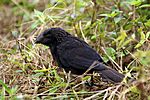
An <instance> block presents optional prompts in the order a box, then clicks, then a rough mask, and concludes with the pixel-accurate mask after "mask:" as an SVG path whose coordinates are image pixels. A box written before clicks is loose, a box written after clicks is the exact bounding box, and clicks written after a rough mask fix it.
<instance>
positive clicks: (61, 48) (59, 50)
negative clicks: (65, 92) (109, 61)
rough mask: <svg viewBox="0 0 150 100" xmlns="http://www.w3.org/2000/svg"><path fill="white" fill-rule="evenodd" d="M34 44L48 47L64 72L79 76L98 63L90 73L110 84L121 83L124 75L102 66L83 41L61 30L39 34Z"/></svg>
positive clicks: (98, 57)
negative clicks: (96, 73) (97, 74)
mask: <svg viewBox="0 0 150 100" xmlns="http://www.w3.org/2000/svg"><path fill="white" fill-rule="evenodd" d="M35 43H41V44H43V45H46V46H49V48H50V50H51V54H52V56H53V59H54V61H56V62H57V63H58V66H59V67H62V68H64V69H65V71H66V72H69V71H71V73H73V74H77V75H81V74H83V73H84V72H86V71H87V70H88V69H89V67H90V66H91V65H92V64H93V63H94V62H98V63H97V64H96V65H95V66H94V67H92V69H91V70H90V71H89V73H90V72H93V71H95V72H98V73H100V75H101V76H102V79H104V80H106V81H111V82H115V83H117V82H121V81H122V80H123V78H124V75H123V74H121V73H118V72H117V71H115V70H114V69H111V68H108V67H106V65H104V64H102V63H103V60H102V58H101V56H100V55H99V54H98V53H97V52H96V51H95V50H94V49H92V48H91V47H90V46H89V45H88V44H87V43H86V42H85V41H83V40H81V39H79V38H77V37H74V36H72V35H71V34H69V33H68V32H66V31H65V30H63V29H62V28H50V29H47V30H45V31H44V32H43V33H41V34H40V35H39V36H38V37H37V38H36V41H35Z"/></svg>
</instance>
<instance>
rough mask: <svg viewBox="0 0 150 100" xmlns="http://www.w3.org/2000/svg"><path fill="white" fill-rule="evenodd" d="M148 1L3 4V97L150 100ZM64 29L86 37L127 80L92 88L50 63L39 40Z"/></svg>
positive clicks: (6, 0) (22, 0) (15, 0)
mask: <svg viewBox="0 0 150 100" xmlns="http://www.w3.org/2000/svg"><path fill="white" fill-rule="evenodd" d="M149 7H150V2H149V1H148V0H143V1H142V0H126V1H124V0H118V1H116V0H105V1H104V0H97V1H96V0H72V2H71V1H67V0H66V1H64V0H56V1H54V0H51V1H48V0H44V1H36V0H35V1H26V0H2V1H1V2H0V8H1V11H2V14H0V17H1V18H2V19H3V20H0V22H1V23H2V24H1V25H0V28H1V30H0V40H1V41H0V52H1V53H0V70H1V73H0V99H1V100H5V99H12V100H21V99H27V100H28V99H37V100H38V99H72V100H74V99H77V100H80V99H81V100H82V99H84V100H91V99H100V100H101V99H103V100H105V99H109V100H112V99H115V100H118V99H119V100H135V99H137V100H144V99H145V100H150V85H149V84H150V73H149V71H150V66H149V65H150V60H149V58H150V30H149V29H150V18H149V16H150V11H149V9H150V8H149ZM49 27H62V28H64V29H65V30H66V31H68V32H70V33H71V34H72V35H74V36H78V37H79V38H82V39H83V40H85V41H86V42H87V43H89V44H90V45H91V46H92V47H93V48H94V49H96V50H97V52H98V53H99V54H100V55H102V57H103V59H104V60H105V62H106V63H107V64H108V65H109V66H110V67H112V68H114V69H116V70H117V71H119V72H120V73H123V74H124V75H125V76H126V78H125V79H124V80H123V82H121V83H120V84H111V83H106V82H102V81H101V78H100V76H99V75H97V74H96V73H93V75H94V82H95V83H96V84H97V85H98V86H93V87H90V86H88V85H87V81H89V80H90V75H85V76H84V77H80V76H76V75H69V74H67V73H65V71H64V70H62V69H60V68H58V67H57V66H53V65H52V62H53V61H52V57H51V53H50V51H49V49H48V47H46V46H43V45H35V44H34V40H35V37H36V36H37V35H38V34H40V33H41V32H42V31H43V30H44V29H46V28H49Z"/></svg>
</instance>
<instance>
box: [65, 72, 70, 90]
mask: <svg viewBox="0 0 150 100" xmlns="http://www.w3.org/2000/svg"><path fill="white" fill-rule="evenodd" d="M70 74H71V71H69V73H67V84H66V87H65V88H64V90H63V91H64V92H65V91H66V89H67V88H68V86H69V83H70V80H71V76H70Z"/></svg>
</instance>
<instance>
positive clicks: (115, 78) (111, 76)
mask: <svg viewBox="0 0 150 100" xmlns="http://www.w3.org/2000/svg"><path fill="white" fill-rule="evenodd" d="M94 69H95V70H96V71H97V72H99V73H100V75H101V77H102V79H103V80H104V81H109V82H114V83H118V82H121V81H122V80H123V78H124V75H123V74H121V73H119V72H117V71H116V70H114V69H111V68H109V67H107V66H106V65H105V64H102V63H100V62H99V63H97V64H96V66H95V67H94Z"/></svg>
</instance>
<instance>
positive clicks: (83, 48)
mask: <svg viewBox="0 0 150 100" xmlns="http://www.w3.org/2000/svg"><path fill="white" fill-rule="evenodd" d="M57 50H58V51H57V52H58V55H59V59H60V61H61V63H62V64H63V65H64V66H65V67H71V68H75V69H79V70H80V69H81V70H87V69H88V68H89V67H90V66H91V65H92V64H93V62H94V61H100V62H102V59H101V57H100V56H99V55H98V54H97V53H96V51H95V50H94V49H92V48H91V47H89V46H88V45H87V44H86V43H83V42H81V41H78V40H73V41H70V40H69V41H66V42H65V43H63V44H61V45H59V46H58V49H57ZM102 69H105V68H102Z"/></svg>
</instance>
